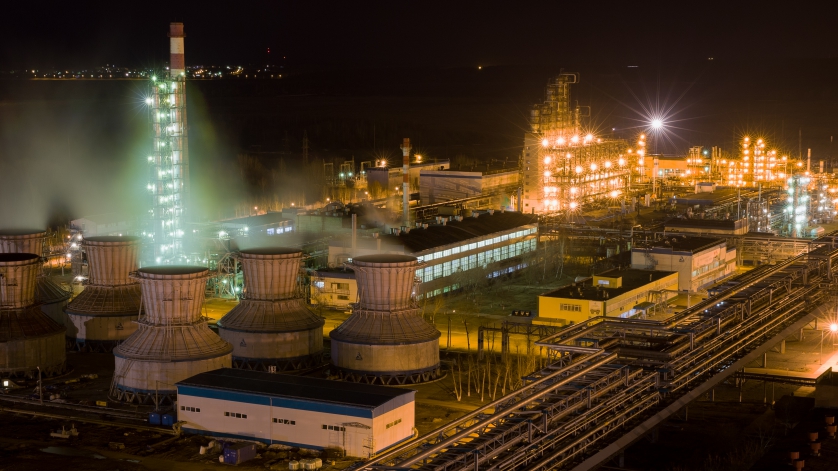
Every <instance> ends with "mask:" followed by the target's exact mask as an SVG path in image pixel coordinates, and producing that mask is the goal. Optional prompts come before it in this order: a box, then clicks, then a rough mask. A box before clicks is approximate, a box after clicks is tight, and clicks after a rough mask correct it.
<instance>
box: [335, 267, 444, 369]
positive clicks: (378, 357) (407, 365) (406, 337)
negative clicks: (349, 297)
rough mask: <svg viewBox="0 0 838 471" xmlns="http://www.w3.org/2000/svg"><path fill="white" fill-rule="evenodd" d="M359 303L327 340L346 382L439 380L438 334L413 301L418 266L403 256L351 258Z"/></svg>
mask: <svg viewBox="0 0 838 471" xmlns="http://www.w3.org/2000/svg"><path fill="white" fill-rule="evenodd" d="M349 266H350V267H352V269H353V270H354V271H355V277H356V280H357V283H358V298H359V299H358V303H357V304H355V305H354V306H353V307H354V310H353V313H352V315H351V316H349V318H348V319H347V320H346V321H345V322H344V323H343V324H341V325H340V326H338V327H337V328H336V329H335V330H333V331H332V333H331V334H330V337H331V345H332V352H331V356H332V364H333V365H334V366H335V367H336V369H337V371H338V373H339V375H340V376H341V377H342V378H343V379H345V380H348V381H355V382H364V383H380V384H410V383H420V382H424V381H431V380H434V379H436V378H438V377H439V375H440V369H439V336H440V333H439V331H438V330H436V328H434V327H433V326H432V325H431V324H429V323H428V322H426V321H425V319H423V318H422V315H421V310H420V309H419V307H418V306H417V304H416V301H415V298H414V296H413V286H414V280H415V274H416V269H417V268H419V262H418V260H417V259H416V258H415V257H410V256H407V255H366V256H361V257H355V258H354V259H353V260H352V262H351V263H349Z"/></svg>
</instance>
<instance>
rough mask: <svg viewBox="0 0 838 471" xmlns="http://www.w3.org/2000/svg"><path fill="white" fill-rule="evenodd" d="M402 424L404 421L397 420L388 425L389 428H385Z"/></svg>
mask: <svg viewBox="0 0 838 471" xmlns="http://www.w3.org/2000/svg"><path fill="white" fill-rule="evenodd" d="M400 423H402V419H396V420H394V421H392V422H390V423H389V424H387V426H386V427H385V428H390V427H395V426H396V425H398V424H400Z"/></svg>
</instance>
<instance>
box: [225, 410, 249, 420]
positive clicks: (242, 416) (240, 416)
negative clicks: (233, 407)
mask: <svg viewBox="0 0 838 471" xmlns="http://www.w3.org/2000/svg"><path fill="white" fill-rule="evenodd" d="M224 417H234V418H236V419H246V418H247V414H239V413H238V412H225V413H224Z"/></svg>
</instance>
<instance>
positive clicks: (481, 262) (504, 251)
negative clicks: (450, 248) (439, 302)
mask: <svg viewBox="0 0 838 471" xmlns="http://www.w3.org/2000/svg"><path fill="white" fill-rule="evenodd" d="M536 243H537V242H536V240H535V239H530V240H522V241H519V242H516V243H514V244H510V245H506V246H503V247H498V248H496V249H490V250H487V251H485V252H482V253H479V254H475V255H468V256H465V257H462V258H458V259H456V260H450V261H447V262H443V263H438V264H436V265H432V266H429V267H425V268H420V269H418V270H416V276H417V277H419V279H420V280H422V282H424V283H427V282H429V281H433V280H436V279H437V278H443V277H446V276H451V274H453V273H456V272H458V271H466V270H473V269H475V268H477V267H485V266H486V265H488V264H489V263H493V262H499V261H501V260H506V259H508V258H512V257H517V256H519V255H521V254H523V253H526V252H531V251H533V250H535V247H536Z"/></svg>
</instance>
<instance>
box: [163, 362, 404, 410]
mask: <svg viewBox="0 0 838 471" xmlns="http://www.w3.org/2000/svg"><path fill="white" fill-rule="evenodd" d="M176 385H177V386H197V387H205V388H211V389H221V390H226V391H237V392H243V393H250V394H259V395H265V396H272V397H280V398H290V399H302V400H307V401H317V402H328V403H332V404H346V405H351V406H357V407H363V408H369V409H374V408H376V407H379V406H381V405H383V404H385V403H387V402H388V401H390V400H391V399H393V398H396V397H399V396H404V395H408V394H413V393H414V392H415V391H413V390H409V389H397V388H389V387H386V386H375V385H371V384H359V383H348V382H338V381H331V380H328V379H320V378H307V377H303V376H292V375H284V374H276V373H264V372H260V371H248V370H239V369H234V368H221V369H218V370H213V371H208V372H206V373H201V374H197V375H195V376H193V377H191V378H187V379H185V380H183V381H179V382H178V383H176Z"/></svg>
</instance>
